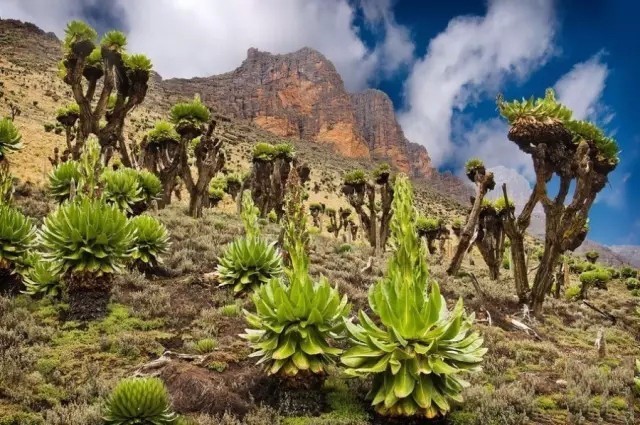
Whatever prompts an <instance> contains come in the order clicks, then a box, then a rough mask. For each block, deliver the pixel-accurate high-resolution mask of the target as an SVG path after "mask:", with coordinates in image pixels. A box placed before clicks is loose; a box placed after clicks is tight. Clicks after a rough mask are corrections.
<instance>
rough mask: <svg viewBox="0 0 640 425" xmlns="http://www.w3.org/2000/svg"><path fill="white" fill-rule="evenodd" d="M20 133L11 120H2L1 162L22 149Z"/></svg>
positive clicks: (0, 132)
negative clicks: (9, 154) (8, 155)
mask: <svg viewBox="0 0 640 425" xmlns="http://www.w3.org/2000/svg"><path fill="white" fill-rule="evenodd" d="M21 139H22V136H21V135H20V132H19V131H18V129H17V128H16V126H15V125H14V124H13V121H11V120H10V119H9V118H2V119H0V161H2V160H3V159H4V158H5V157H6V155H7V154H8V153H11V152H16V151H18V150H20V149H21V148H22V143H20V140H21Z"/></svg>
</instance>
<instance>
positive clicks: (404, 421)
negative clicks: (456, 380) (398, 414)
mask: <svg viewBox="0 0 640 425" xmlns="http://www.w3.org/2000/svg"><path fill="white" fill-rule="evenodd" d="M447 423H449V422H448V421H447V418H446V417H445V418H437V419H426V418H410V419H409V418H388V417H385V416H381V415H379V414H377V413H376V412H374V411H373V409H372V410H371V425H444V424H447Z"/></svg>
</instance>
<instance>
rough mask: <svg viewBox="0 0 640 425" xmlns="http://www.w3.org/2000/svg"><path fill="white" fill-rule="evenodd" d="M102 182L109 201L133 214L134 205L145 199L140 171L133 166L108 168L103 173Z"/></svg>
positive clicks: (105, 196) (105, 195) (106, 198)
mask: <svg viewBox="0 0 640 425" xmlns="http://www.w3.org/2000/svg"><path fill="white" fill-rule="evenodd" d="M102 182H103V183H104V198H105V200H106V201H107V203H109V204H113V205H116V206H117V207H118V208H120V209H121V210H122V211H125V212H127V213H129V214H131V213H132V212H133V206H134V205H135V204H136V203H138V202H140V201H143V200H144V195H143V194H142V188H141V187H140V183H139V180H138V173H137V172H136V171H135V170H133V169H131V168H120V169H118V170H116V171H112V170H107V171H105V172H104V173H103V174H102Z"/></svg>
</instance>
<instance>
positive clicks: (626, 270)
mask: <svg viewBox="0 0 640 425" xmlns="http://www.w3.org/2000/svg"><path fill="white" fill-rule="evenodd" d="M620 277H622V278H627V277H638V271H637V270H635V269H632V268H631V267H623V268H622V269H620Z"/></svg>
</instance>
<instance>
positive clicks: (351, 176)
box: [343, 169, 367, 186]
mask: <svg viewBox="0 0 640 425" xmlns="http://www.w3.org/2000/svg"><path fill="white" fill-rule="evenodd" d="M343 179H344V184H347V185H353V186H355V185H361V184H365V183H366V182H367V174H366V173H365V171H364V170H362V169H356V170H351V171H349V172H348V173H346V174H345V175H344V178H343Z"/></svg>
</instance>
